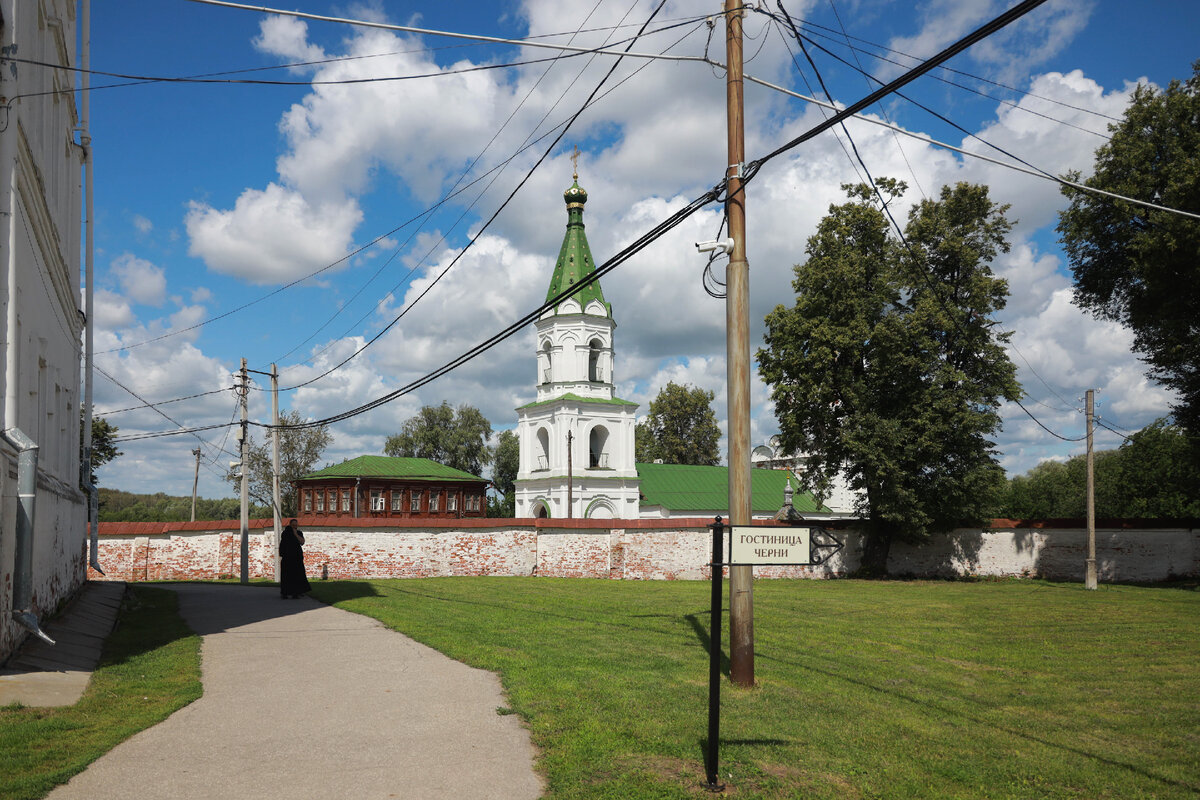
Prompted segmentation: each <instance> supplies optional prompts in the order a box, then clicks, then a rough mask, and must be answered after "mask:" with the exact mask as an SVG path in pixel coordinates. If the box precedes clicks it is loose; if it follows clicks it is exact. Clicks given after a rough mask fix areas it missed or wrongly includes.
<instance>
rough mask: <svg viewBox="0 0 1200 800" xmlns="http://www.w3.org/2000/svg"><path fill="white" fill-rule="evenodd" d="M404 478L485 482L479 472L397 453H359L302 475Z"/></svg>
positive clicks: (306, 478) (309, 476)
mask: <svg viewBox="0 0 1200 800" xmlns="http://www.w3.org/2000/svg"><path fill="white" fill-rule="evenodd" d="M311 478H404V479H405V480H414V481H442V480H458V481H485V480H486V479H485V478H481V477H479V476H478V475H472V474H471V473H469V472H463V471H462V470H461V469H454V468H453V467H447V466H446V465H445V464H439V463H438V462H436V461H433V460H430V459H428V458H397V457H394V456H359V457H358V458H351V459H349V460H348V461H343V462H342V463H341V464H334V465H333V466H331V467H325V468H324V469H319V470H317V471H316V472H310V473H308V474H307V475H305V476H303V477H301V478H300V480H302V481H305V480H309V479H311Z"/></svg>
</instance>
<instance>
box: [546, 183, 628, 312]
mask: <svg viewBox="0 0 1200 800" xmlns="http://www.w3.org/2000/svg"><path fill="white" fill-rule="evenodd" d="M563 199H564V200H566V202H567V233H566V235H565V236H563V243H562V248H561V249H560V250H559V251H558V261H556V262H555V263H554V274H553V275H552V276H551V278H550V289H549V290H548V291H547V292H546V299H547V300H549V299H550V298H552V297H557V296H558V295H560V294H562V293H563V292H565V291H567V290H568V289H570V288H571V286H572V285H573V284H576V283H578V282H579V281H580V280H581V279H583V278H584V277H585V276H587V275H590V274H591V273H593V272H595V271H596V263H595V262H594V261H593V260H592V249H591V248H590V247H588V240H587V234H586V233H584V230H583V206H584V204H585V203H586V202H587V192H586V191H585V190H584V189H582V188H581V187H580V186H579V179H578V178H576V180H575V182H574V183H573V184H571V188H569V189H567V190H566V191H565V192H563ZM571 297H573V298H574V299H575V300H578V301H579V305H580V306H581V307H583V308H587V306H588V303H590V302H592V301H593V300H599V301H600V302H601V303H603V304H604V308H605V311H606V312H607V313H606V316H609V317H611V316H612V306H611V305H609V304H608V302H606V301H605V299H604V292H603V291H601V289H600V282H599V281H596V282H594V283H592V284H589V285H588V286H585V287H584V288H582V289H580V290H579V291H578V292H576V293H575V294H573V295H571Z"/></svg>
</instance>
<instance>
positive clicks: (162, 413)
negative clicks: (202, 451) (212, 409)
mask: <svg viewBox="0 0 1200 800" xmlns="http://www.w3.org/2000/svg"><path fill="white" fill-rule="evenodd" d="M92 368H93V369H94V370H96V371H97V372H99V373H100V374H101V375H103V376H104V377H106V378H108V379H109V380H110V381H112V382H113V383H115V384H116V385H117V386H119V387H121V388H122V389H124V390H125V391H126V392H129V394H131V395H133V396H134V397H136V398H137V399H138V400H141V401H142V402H143V403H145V404H146V407H148V408H152V409H154V411H155V412H157V413H158V415H159V416H161V417H162V418H163V419H165V420H167V421H168V422H170V423H171V424H173V425H176V426H178V427H179V430H177V431H162V432H157V433H150V434H131V435H129V436H116V437H113V441H114V442H132V441H136V440H138V439H152V438H157V437H159V436H171V435H176V434H180V433H190V434H192V435H195V434H196V433H197V432H199V431H207V430H213V429H214V428H221V427H224V426H223V425H219V424H218V425H206V426H201V427H196V428H187V427H185V426H184V425H183V424H182V423H180V422H178V421H177V420H175V419H172V418H171V416H170V415H168V414H167V413H166V412H165V411H163V410H162V409H160V408H158V407H157V406H156V405H155V404H154V403H151V402H149V401H148V400H146V398H144V397H142V396H141V395H140V394H138V393H137V392H135V391H134V390H133V389H130V388H129V387H128V386H126V385H125V384H123V383H121V382H120V381H119V380H117V379H116V378H114V377H113V376H112V375H110V374H109V373H108V372H107V371H106V370H104V369H103V368H102V367H100V366H99V365H97V364H95V363H93V364H92ZM196 439H197V440H198V441H199V442H200V443H201V444H205V445H208V446H209V447H213V446H214V445H213V444H212V443H211V442H207V441H205V440H204V439H201V438H200V437H199V436H196ZM222 452H228V451H225V450H222ZM229 455H233V453H229Z"/></svg>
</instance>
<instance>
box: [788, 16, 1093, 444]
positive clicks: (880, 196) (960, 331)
mask: <svg viewBox="0 0 1200 800" xmlns="http://www.w3.org/2000/svg"><path fill="white" fill-rule="evenodd" d="M776 5H777V6H778V7H779V11H780V13H781V14H782V15H783V17H784V20H785V22H786V23H787V25H788V27H789V28H790V29H791V31H792V33H793V35H794V36H795V37H796V39H797V41H799V42H800V46H801V48H802V49H804V37H803V35H802V34H801V33H800V31H799V30H798V29H797V28H796V26H795V24H794V23H793V22H792V18H791V16H790V15H789V14H788V13H787V9H785V8H784V6H783V2H782V0H776ZM985 27H986V26H985ZM821 49H822V50H823V51H824V52H826V53H828V51H827V50H824V48H821ZM804 54H805V57H806V58H808V63H809V66H810V67H812V69H813V72H814V73H815V74H816V76H817V81H818V82H819V83H820V84H821V88H822V89H823V90H824V91H825V93H826V96H827V97H829V100H830V102H832V100H833V98H832V96H829V90H828V89H827V88H826V86H825V80H824V79H823V78H822V77H821V73H820V71H819V70H818V69H817V65H816V63H815V62H814V61H813V60H812V58H811V57H810V56H809V55H808V51H807V50H806V49H805V53H804ZM897 94H899V92H897ZM901 96H902V95H901ZM842 132H843V133H844V134H845V135H846V138H847V140H849V142H850V147H851V149H853V150H854V155H855V157H856V158H857V159H858V162H859V164H860V165H861V166H862V168H863V171H864V172H866V174H867V178H868V180H869V181H870V186H871V189H872V190H873V191H874V193H875V196H876V197H877V198H878V199H879V203H880V207H881V209H882V211H883V213H884V214H886V215H887V218H888V219H889V220H890V221H891V223H892V227H893V228H894V229H895V230H896V233H897V235H898V236H899V239H900V243H901V245H903V247H904V249H905V250H906V251H908V253H909V256H910V257H911V258H912V259H913V262H914V263H915V264H919V263H921V260H920V259H919V258H917V257H916V253H915V252H914V250H913V248H912V247H911V245H910V244H909V242H908V238H907V237H906V236H905V235H904V231H903V229H902V228H901V227H900V224H899V223H898V222H897V221H896V218H895V216H893V214H892V212H891V209H890V208H889V204H888V201H887V200H886V199H885V198H884V197H883V194H882V192H880V190H879V187H878V186H876V184H875V181H874V179H872V178H871V173H870V170H869V169H868V168H867V165H866V162H865V161H863V159H862V156H861V155H860V154H859V151H858V147H857V146H855V144H854V139H853V138H852V137H851V136H850V132H849V130H847V129H846V127H845V125H844V124H843V125H842ZM917 274H919V275H920V276H921V278H922V280H924V282H925V284H926V287H927V288H928V289H929V291H930V294H931V295H932V296H933V298H934V299H935V300H936V301H937V303H938V305H939V306H941V308H942V311H943V313H944V314H945V315H946V318H947V319H949V320H950V321H951V322H952V324H953V325H954V327H955V329H956V330H957V331H958V334H959V336H961V337H964V338H965V337H966V335H967V334H966V331H964V330H963V327H962V325H961V324H960V323H959V320H958V316H957V315H956V314H955V313H954V312H952V311H951V310H950V308H949V307H948V305H947V303H946V300H945V298H943V297H942V295H941V293H940V292H939V291H938V290H937V287H936V286H935V285H934V283H933V281H932V276H930V275H929V274H927V272H926V271H925V270H924V269H920V270H917ZM988 338H989V339H990V338H991V337H990V334H989V335H988ZM946 349H947V350H949V349H950V347H949V343H948V344H947V347H946ZM947 366H949V367H950V368H951V369H955V370H957V368H956V367H954V365H952V364H950V363H949V361H947ZM1011 402H1014V403H1016V404H1017V406H1019V407H1020V408H1021V410H1022V411H1024V412H1025V413H1026V414H1027V415H1029V417H1030V419H1032V420H1033V421H1034V422H1036V423H1037V424H1038V425H1040V426H1041V427H1042V428H1043V429H1044V430H1046V431H1047V432H1048V433H1050V434H1052V435H1054V436H1057V437H1058V438H1060V439H1064V440H1066V441H1070V440H1069V439H1067V437H1064V436H1062V435H1060V434H1058V433H1056V432H1055V431H1052V430H1051V429H1050V428H1049V427H1047V426H1046V425H1045V424H1044V423H1042V421H1041V420H1039V419H1038V418H1037V417H1035V416H1034V414H1033V412H1032V411H1030V410H1029V409H1028V408H1026V407H1025V406H1024V405H1023V404H1022V403H1021V401H1020V398H1013V399H1012V400H1011Z"/></svg>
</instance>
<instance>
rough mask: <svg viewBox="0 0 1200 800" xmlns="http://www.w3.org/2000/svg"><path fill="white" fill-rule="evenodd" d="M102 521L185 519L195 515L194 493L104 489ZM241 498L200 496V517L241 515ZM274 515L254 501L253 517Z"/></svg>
mask: <svg viewBox="0 0 1200 800" xmlns="http://www.w3.org/2000/svg"><path fill="white" fill-rule="evenodd" d="M99 491H100V521H101V522H182V521H185V520H189V519H191V518H192V497H191V495H188V496H186V497H172V496H171V495H169V494H164V493H163V492H158V493H156V494H133V493H132V492H122V491H120V490H119V489H103V488H102V489H100V490H99ZM241 513H242V504H241V501H240V500H239V499H238V498H236V497H224V498H221V499H219V500H209V499H206V498H204V497H197V498H196V519H197V520H204V519H238V518H239V517H240V516H241ZM269 516H271V509H270V507H268V506H260V505H255V504H253V503H251V504H250V518H251V519H256V518H263V517H269Z"/></svg>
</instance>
